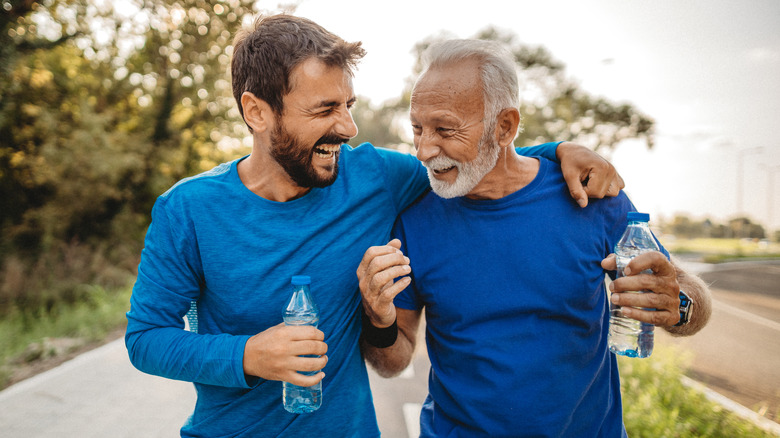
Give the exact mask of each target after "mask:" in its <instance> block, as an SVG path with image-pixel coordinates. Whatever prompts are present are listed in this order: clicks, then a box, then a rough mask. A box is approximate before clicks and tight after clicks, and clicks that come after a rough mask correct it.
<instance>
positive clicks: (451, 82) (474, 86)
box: [411, 63, 484, 117]
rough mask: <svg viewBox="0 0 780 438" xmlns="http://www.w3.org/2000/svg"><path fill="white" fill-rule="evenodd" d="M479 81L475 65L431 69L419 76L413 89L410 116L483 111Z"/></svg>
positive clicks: (467, 64)
mask: <svg viewBox="0 0 780 438" xmlns="http://www.w3.org/2000/svg"><path fill="white" fill-rule="evenodd" d="M483 100H484V99H483V93H482V81H481V79H480V76H479V69H478V68H477V64H476V63H464V64H455V65H448V66H441V67H434V68H431V69H429V70H427V71H426V72H425V73H423V74H422V76H420V78H419V79H418V80H417V83H416V84H415V86H414V89H413V90H412V96H411V113H412V114H413V115H417V116H418V117H419V116H420V113H421V112H423V111H424V112H425V113H426V115H428V114H433V113H435V114H439V116H438V117H441V114H444V113H450V112H451V113H463V112H466V113H477V114H480V115H481V113H482V111H483V109H484V108H483V106H484V102H483Z"/></svg>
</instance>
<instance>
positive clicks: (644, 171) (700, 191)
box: [297, 0, 780, 231]
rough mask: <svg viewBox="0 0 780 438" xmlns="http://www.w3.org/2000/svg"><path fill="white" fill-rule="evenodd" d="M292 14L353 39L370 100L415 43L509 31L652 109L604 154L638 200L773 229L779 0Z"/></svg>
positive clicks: (324, 9)
mask: <svg viewBox="0 0 780 438" xmlns="http://www.w3.org/2000/svg"><path fill="white" fill-rule="evenodd" d="M297 12H298V14H299V15H302V16H305V17H308V18H311V19H313V20H315V21H317V22H319V23H320V24H322V25H323V26H325V27H326V28H328V29H330V30H332V31H333V32H335V33H337V34H339V35H340V36H342V37H344V38H345V39H348V40H360V41H363V43H364V45H365V47H366V49H367V50H368V55H367V56H366V57H365V59H364V60H363V62H362V63H361V66H360V71H359V73H358V75H357V77H356V79H355V86H356V91H357V92H358V93H359V94H362V95H365V96H368V97H370V98H371V99H372V101H380V102H381V101H382V100H384V99H390V98H393V97H396V96H397V95H398V91H399V90H400V89H402V88H403V86H404V80H405V79H407V78H408V77H410V74H411V69H412V66H413V64H414V61H415V59H414V56H413V54H412V53H411V49H412V47H413V45H414V44H415V43H416V42H418V41H420V40H422V39H424V38H426V37H428V36H431V35H435V34H438V33H440V32H447V33H449V34H450V35H452V36H454V37H460V38H466V37H471V36H473V35H474V34H475V33H477V31H479V30H481V29H483V28H485V27H486V26H487V25H495V26H498V27H500V28H504V29H508V30H511V31H512V32H514V33H516V34H517V35H518V37H519V39H520V40H521V41H522V42H524V43H528V44H533V45H542V46H544V47H546V48H547V49H549V50H550V52H551V53H552V55H553V56H554V57H555V58H557V59H558V60H559V61H561V62H563V63H564V64H565V65H566V72H567V75H568V76H569V77H571V78H572V79H574V80H576V81H577V82H578V83H580V85H581V87H582V88H583V89H585V90H586V91H588V92H590V93H592V94H595V95H603V96H605V97H608V98H609V99H611V100H613V101H618V102H619V101H627V102H630V103H632V104H634V105H635V106H637V107H638V109H640V110H641V111H643V112H644V113H645V114H647V115H648V116H650V117H651V118H653V119H654V120H655V121H656V136H655V138H656V144H655V146H654V148H653V149H652V150H647V148H645V147H644V146H643V145H637V144H630V143H631V142H625V143H626V144H622V145H620V146H619V147H618V148H617V149H616V151H615V153H614V154H613V155H612V156H611V159H612V161H613V162H614V164H615V165H616V166H617V168H618V170H619V171H620V173H621V175H622V176H623V177H624V178H625V181H626V185H627V189H626V190H627V192H628V193H629V195H630V196H631V198H632V199H633V200H634V202H635V203H636V204H637V207H638V208H639V209H640V210H647V211H649V212H650V213H652V214H653V215H663V216H665V217H666V218H671V217H672V216H673V215H675V214H676V213H685V214H687V215H689V216H691V217H694V218H704V217H710V218H712V219H713V220H717V221H726V220H729V219H731V218H734V217H736V216H740V215H746V216H747V217H749V218H750V219H751V220H752V221H754V222H758V223H761V224H767V225H769V227H768V228H770V229H776V228H779V227H780V136H778V134H777V133H776V128H777V127H779V126H780V2H777V1H774V0H749V1H742V2H732V1H725V0H715V1H705V0H694V1H684V2H680V1H674V0H654V1H622V0H597V1H587V2H582V1H576V0H570V1H561V0H552V1H523V0H520V1H508V0H507V1H498V0H481V1H477V2H458V3H455V2H451V1H439V0H433V1H419V0H399V1H393V2H380V3H376V2H365V1H358V0H354V1H353V0H339V1H314V0H311V1H303V2H301V3H300V5H299V7H298V9H297ZM767 231H769V230H767Z"/></svg>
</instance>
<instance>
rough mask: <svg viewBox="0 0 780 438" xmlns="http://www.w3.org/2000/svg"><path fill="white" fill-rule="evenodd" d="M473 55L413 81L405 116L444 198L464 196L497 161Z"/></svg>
mask: <svg viewBox="0 0 780 438" xmlns="http://www.w3.org/2000/svg"><path fill="white" fill-rule="evenodd" d="M481 82H482V81H481V79H480V77H479V69H478V68H477V64H476V61H474V62H464V63H461V64H459V65H457V66H450V67H448V68H438V69H431V70H429V71H427V72H426V73H425V74H424V75H423V76H422V77H421V78H420V79H419V80H418V82H417V84H415V87H414V90H413V91H412V101H411V112H410V114H409V118H410V119H411V122H412V130H413V132H414V145H415V147H416V148H417V158H418V159H419V160H420V161H422V163H423V164H424V165H425V167H426V168H427V169H428V179H429V180H430V182H431V188H432V189H433V191H434V192H435V193H436V194H437V195H439V196H441V197H442V198H454V197H459V196H467V195H469V194H470V193H472V192H473V190H474V189H475V188H476V187H478V186H479V184H480V183H481V182H482V180H483V178H484V177H485V175H487V174H488V173H490V172H491V171H492V170H493V168H494V167H495V165H496V161H497V160H498V155H499V152H500V148H499V146H498V143H497V141H496V138H495V137H494V134H495V129H496V124H495V121H492V122H490V121H486V120H484V117H485V114H484V103H483V94H482V86H481V85H480V84H481Z"/></svg>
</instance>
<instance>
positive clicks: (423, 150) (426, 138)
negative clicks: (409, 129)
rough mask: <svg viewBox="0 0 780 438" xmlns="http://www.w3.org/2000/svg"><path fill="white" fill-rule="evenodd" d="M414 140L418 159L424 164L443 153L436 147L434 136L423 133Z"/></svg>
mask: <svg viewBox="0 0 780 438" xmlns="http://www.w3.org/2000/svg"><path fill="white" fill-rule="evenodd" d="M414 140H415V141H414V147H415V148H416V149H417V159H418V160H420V161H422V162H423V163H424V162H426V161H428V160H430V159H431V158H433V157H435V156H437V155H439V152H441V148H440V147H439V146H437V145H436V142H435V141H434V138H433V136H432V135H429V134H427V133H425V132H423V133H422V134H420V135H417V136H415V138H414Z"/></svg>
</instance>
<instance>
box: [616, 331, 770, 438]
mask: <svg viewBox="0 0 780 438" xmlns="http://www.w3.org/2000/svg"><path fill="white" fill-rule="evenodd" d="M659 347H660V348H659ZM688 363H690V359H689V358H688V357H687V356H686V355H685V354H684V352H682V351H680V350H679V348H678V347H672V346H656V351H654V352H653V355H652V356H651V357H650V358H647V359H629V358H624V357H619V358H618V364H619V367H620V379H621V392H622V395H623V421H624V422H625V425H626V430H627V432H628V436H630V437H631V438H640V437H647V438H658V437H664V438H669V437H680V438H686V437H690V438H698V437H723V438H734V437H751V438H753V437H756V438H758V437H773V436H775V435H772V434H770V433H769V432H767V431H764V430H763V429H761V428H759V427H758V426H756V425H754V424H753V423H751V422H750V421H748V420H745V419H743V418H741V417H738V416H737V415H735V414H734V413H732V412H730V411H728V410H726V409H724V408H723V407H722V406H720V405H719V404H716V403H714V402H711V401H710V400H708V399H707V398H706V397H705V396H704V394H702V393H700V392H698V391H696V390H694V389H691V388H688V387H686V386H684V385H683V384H682V383H681V381H680V379H681V377H682V375H683V373H684V370H685V369H686V367H687V364H688Z"/></svg>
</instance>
